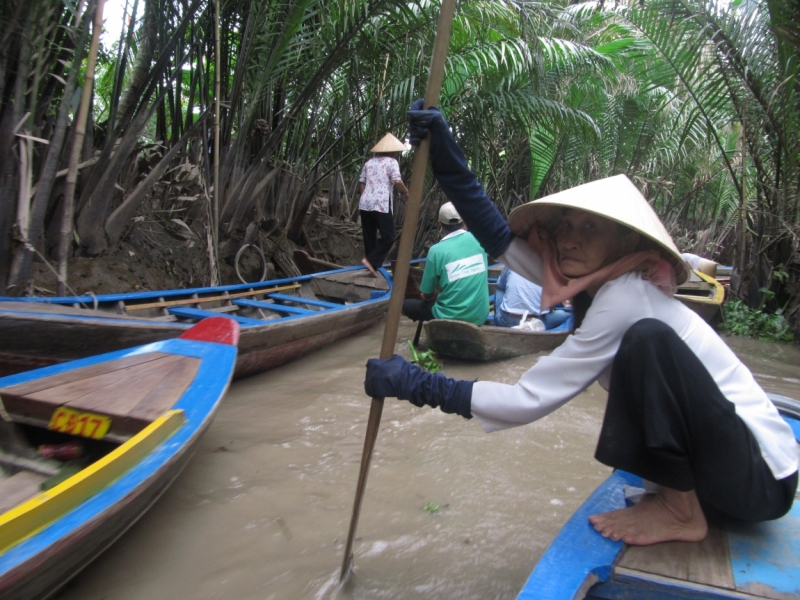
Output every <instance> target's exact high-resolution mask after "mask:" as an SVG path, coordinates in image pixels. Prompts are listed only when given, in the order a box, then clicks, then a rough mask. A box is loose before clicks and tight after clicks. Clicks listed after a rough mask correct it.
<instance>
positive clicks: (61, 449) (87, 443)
mask: <svg viewBox="0 0 800 600" xmlns="http://www.w3.org/2000/svg"><path fill="white" fill-rule="evenodd" d="M199 364H200V359H198V358H192V357H189V356H180V355H174V354H166V353H161V352H149V353H143V354H137V355H133V356H128V357H124V358H120V359H116V360H112V361H106V362H101V363H97V364H93V365H90V366H85V367H82V368H79V369H74V370H68V371H64V372H61V373H58V374H54V375H50V376H48V377H43V378H40V379H34V380H32V381H27V382H23V383H20V384H17V385H11V386H8V387H4V388H0V402H1V403H2V415H1V416H2V418H0V516H2V515H3V514H4V513H6V512H7V511H9V510H11V509H13V508H14V507H16V506H18V505H20V504H22V503H24V502H25V501H27V500H29V499H30V498H33V497H34V496H36V495H37V494H39V493H40V492H42V491H47V490H50V489H52V488H53V487H55V486H57V485H59V484H60V483H62V482H64V481H66V480H67V479H69V478H70V477H72V476H73V475H75V474H77V473H78V472H80V471H81V470H83V469H86V468H87V467H88V466H90V465H92V464H94V463H96V462H97V461H99V460H100V459H102V458H104V457H107V456H108V455H109V454H110V453H112V452H114V451H115V450H118V449H119V448H120V447H121V446H123V445H124V444H125V443H129V442H130V441H131V440H132V439H133V438H134V437H135V436H137V434H138V435H141V434H142V432H143V431H144V430H145V428H147V427H148V426H151V425H152V424H153V423H154V422H156V421H157V420H159V419H163V418H164V415H165V414H166V413H167V412H168V411H170V409H172V407H173V406H174V404H175V403H176V402H177V401H178V399H180V398H181V396H182V395H183V393H184V391H185V390H186V389H187V388H188V387H189V385H190V384H191V383H192V381H193V380H194V378H195V375H196V374H197V371H198V368H199ZM4 525H5V523H4V522H2V518H0V541H2V538H3V535H2V533H3V532H2V530H3V527H4Z"/></svg>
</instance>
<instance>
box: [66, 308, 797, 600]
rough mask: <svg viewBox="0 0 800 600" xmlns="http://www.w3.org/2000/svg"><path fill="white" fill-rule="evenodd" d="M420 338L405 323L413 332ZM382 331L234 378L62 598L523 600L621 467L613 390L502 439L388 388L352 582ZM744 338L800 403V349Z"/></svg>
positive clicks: (508, 375) (749, 357)
mask: <svg viewBox="0 0 800 600" xmlns="http://www.w3.org/2000/svg"><path fill="white" fill-rule="evenodd" d="M413 333H414V328H413V324H412V323H410V322H409V321H407V320H406V319H403V320H402V321H401V329H400V337H399V338H398V339H401V340H405V339H408V338H411V337H413ZM382 334H383V325H382V324H381V325H376V326H374V327H372V328H370V329H369V330H367V331H365V332H363V333H361V334H359V335H357V336H354V337H352V338H350V339H348V340H346V341H344V342H341V343H339V344H337V345H335V346H332V347H330V348H327V349H325V350H322V351H320V352H317V353H315V354H313V355H311V356H309V357H306V358H303V359H300V360H297V361H295V362H293V363H291V364H289V365H286V366H283V367H280V368H278V369H274V370H272V371H269V372H267V373H264V374H261V375H258V376H255V377H251V378H248V379H245V380H242V381H239V382H236V383H235V384H234V385H233V386H232V387H231V389H230V391H229V392H228V395H227V397H226V398H225V400H224V402H223V404H222V406H221V408H220V410H219V412H218V413H217V415H216V418H215V420H214V422H213V423H212V425H211V427H210V429H209V430H208V432H207V433H206V434H205V436H204V437H203V439H202V441H201V443H200V448H199V450H198V452H197V454H196V455H195V457H194V458H193V459H192V461H191V462H190V463H189V465H188V466H187V468H186V470H185V471H184V472H183V474H182V475H181V476H180V477H179V478H178V479H177V480H176V481H175V483H174V484H173V485H172V487H171V488H170V489H169V490H168V491H167V492H166V493H165V494H164V496H163V497H162V498H161V499H160V500H159V501H158V502H157V503H156V504H155V505H154V506H153V507H152V508H151V509H150V511H149V512H148V513H147V514H146V515H145V516H144V517H143V518H142V519H141V520H140V521H139V522H138V523H137V524H136V525H135V526H134V527H133V528H132V529H131V530H130V531H129V532H128V533H126V534H125V535H124V536H123V537H122V538H121V539H120V540H118V541H117V543H116V544H115V545H114V546H112V547H111V548H110V549H109V550H107V551H106V552H105V553H104V554H103V555H102V556H100V557H99V558H98V559H97V560H96V561H95V562H94V563H93V564H92V565H90V566H89V567H88V568H87V569H86V570H85V571H84V572H83V573H81V574H80V575H79V576H78V577H77V578H76V579H75V580H73V582H72V583H70V584H69V585H68V586H67V588H66V589H65V590H64V591H63V592H62V593H61V594H60V595H59V599H60V600H78V599H80V600H101V599H104V600H122V599H126V600H127V599H142V598H159V599H160V598H165V599H170V600H179V599H183V598H192V599H214V598H226V599H228V598H230V599H233V598H235V599H259V600H261V599H276V600H279V599H280V600H282V599H287V600H288V599H297V598H313V599H335V600H351V599H353V600H360V599H367V598H370V599H372V598H404V599H405V598H409V599H415V598H447V599H449V598H458V599H473V598H474V599H485V598H514V597H516V594H517V592H518V591H519V590H520V588H521V587H522V586H523V584H524V583H525V580H526V579H527V577H528V575H529V573H530V571H531V569H532V568H533V566H534V564H535V563H536V561H537V560H538V558H539V557H540V556H541V554H542V553H543V552H544V550H545V549H546V547H547V545H548V544H549V543H550V541H551V540H552V539H553V537H554V536H555V535H556V534H557V532H558V530H559V528H560V527H561V526H562V525H563V523H564V522H565V521H566V520H567V519H568V518H569V516H570V515H571V514H572V512H573V511H574V510H575V509H577V508H578V506H579V505H580V504H581V502H582V501H583V500H584V499H585V498H586V497H587V496H588V495H589V494H590V493H591V491H592V490H593V489H594V488H595V487H596V486H597V485H598V484H599V483H601V482H602V480H603V479H604V478H605V477H606V476H607V475H608V474H609V472H610V470H609V469H608V468H607V467H604V466H603V465H601V464H599V463H597V462H596V461H594V459H593V451H594V445H595V443H596V439H597V435H598V432H599V428H600V422H601V420H602V417H603V410H604V401H605V393H604V392H603V391H602V389H600V388H599V387H598V386H596V385H594V386H592V387H591V388H589V389H588V390H587V391H586V392H584V393H583V394H581V395H580V396H578V397H577V398H575V399H574V400H573V401H571V402H570V403H568V404H567V405H566V406H564V407H563V408H561V409H560V410H558V411H556V412H555V413H553V414H552V415H550V416H548V417H547V418H545V419H543V420H541V421H539V422H537V423H534V424H532V425H528V426H526V427H520V428H516V429H511V430H507V431H502V432H497V433H493V434H491V435H487V434H484V433H483V431H482V430H481V429H480V427H479V426H478V424H477V423H476V422H474V421H466V420H464V419H462V418H461V417H457V416H454V415H445V414H443V413H441V412H439V411H438V410H437V411H434V410H431V409H428V408H424V409H418V408H416V407H414V406H412V405H411V404H409V403H407V402H400V401H396V400H392V399H389V400H387V401H386V404H385V407H384V411H383V418H382V420H381V429H380V431H379V435H378V440H377V444H376V448H375V453H374V455H373V460H372V468H371V471H370V474H369V478H368V481H367V489H366V495H365V499H364V502H363V504H362V509H361V518H360V521H359V527H358V537H357V539H356V542H355V545H354V551H355V562H354V565H355V566H354V571H353V576H352V577H351V580H350V582H349V584H348V585H347V586H346V587H345V588H340V587H339V586H338V579H339V569H340V567H341V562H342V558H343V552H344V544H345V541H346V538H347V530H348V526H349V523H350V514H351V511H352V505H353V498H354V495H355V488H356V482H357V478H358V470H359V463H360V459H361V450H362V447H363V442H364V433H365V431H366V422H367V416H368V414H369V406H370V399H369V398H368V397H366V396H365V395H364V392H363V383H362V382H363V378H364V363H365V361H366V359H367V358H369V357H371V356H375V355H377V354H378V351H379V348H380V341H381V336H382ZM423 341H424V336H423ZM728 341H729V343H730V345H731V346H732V347H733V348H734V350H735V351H736V352H737V354H739V356H740V357H741V358H742V359H743V360H744V361H745V363H746V364H747V365H748V366H750V368H751V369H752V370H753V371H754V373H756V376H757V378H758V380H759V382H760V383H761V384H762V385H763V386H764V388H765V389H767V391H772V392H776V393H780V394H783V395H787V396H794V397H796V398H800V367H798V365H800V350H799V349H798V348H796V347H793V346H790V345H784V344H770V343H763V342H756V341H752V340H746V339H740V338H731V339H729V340H728ZM404 343H405V342H403V344H404ZM398 351H400V352H401V353H403V354H405V355H406V356H407V355H408V353H407V351H405V348H403V347H402V345H398ZM534 360H535V359H534V358H532V357H521V358H517V359H511V360H506V361H501V362H496V363H484V364H469V363H459V362H457V361H449V360H447V361H444V370H445V372H446V373H447V374H448V375H449V376H453V377H456V378H463V379H467V378H469V379H476V378H477V379H482V380H486V379H492V380H495V381H503V382H509V383H510V382H513V381H516V379H517V378H518V377H519V375H521V374H522V373H523V372H524V371H525V370H526V369H527V368H529V366H530V365H531V364H532V362H533V361H534Z"/></svg>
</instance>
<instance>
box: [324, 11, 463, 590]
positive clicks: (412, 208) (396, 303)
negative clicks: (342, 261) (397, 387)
mask: <svg viewBox="0 0 800 600" xmlns="http://www.w3.org/2000/svg"><path fill="white" fill-rule="evenodd" d="M454 13H455V0H442V8H441V10H440V11H439V22H438V24H437V25H436V40H435V42H434V44H433V56H432V57H431V70H430V74H429V75H428V87H427V89H426V90H425V107H426V108H427V107H429V106H435V105H437V104H438V102H439V91H440V90H441V88H442V79H443V77H444V62H445V57H446V56H447V46H448V44H449V43H450V27H451V24H452V21H453V14H454ZM429 153H430V139H425V140H422V143H421V144H420V145H419V147H418V148H417V150H416V152H415V154H414V162H413V164H412V167H411V185H410V187H409V194H408V203H407V204H406V215H405V219H404V221H403V230H402V232H401V233H400V245H399V247H398V250H397V269H396V272H395V273H394V274H393V275H394V276H393V279H394V285H393V286H392V295H391V297H390V298H389V309H388V312H387V315H386V329H384V332H383V343H382V344H381V354H380V357H381V358H382V359H387V358H391V357H392V355H393V354H394V346H395V343H396V342H397V329H398V327H399V324H400V311H401V309H402V308H403V299H404V297H405V293H406V282H407V281H408V272H409V269H410V267H411V251H412V250H413V246H414V233H415V231H416V228H417V221H418V220H419V209H420V203H421V201H422V188H423V185H424V184H425V172H426V170H427V168H428V155H429ZM382 412H383V398H373V399H372V404H371V405H370V409H369V420H368V422H367V434H366V437H365V439H364V450H363V452H362V454H361V470H360V471H359V473H358V485H357V487H356V497H355V501H354V502H353V515H352V516H351V517H350V531H349V532H348V534H347V544H346V545H345V549H344V560H343V561H342V572H341V575H340V578H339V581H340V583H341V582H344V580H345V579H347V577H348V575H349V574H350V571H351V569H352V566H353V552H352V551H353V539H354V538H355V535H356V527H357V526H358V516H359V513H360V512H361V500H362V499H363V497H364V488H365V487H366V485H367V472H368V471H369V464H370V461H371V460H372V450H373V449H374V448H375V440H376V439H377V437H378V427H379V426H380V424H381V413H382Z"/></svg>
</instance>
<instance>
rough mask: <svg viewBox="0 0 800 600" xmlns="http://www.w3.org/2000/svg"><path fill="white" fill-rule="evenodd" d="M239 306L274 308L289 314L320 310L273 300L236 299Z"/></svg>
mask: <svg viewBox="0 0 800 600" xmlns="http://www.w3.org/2000/svg"><path fill="white" fill-rule="evenodd" d="M233 303H234V304H236V305H237V306H247V307H250V308H263V309H266V310H272V311H275V312H279V313H286V314H289V315H313V314H316V313H318V312H320V311H318V310H308V309H307V308H300V307H298V306H286V305H284V304H274V303H272V302H260V301H258V300H234V301H233Z"/></svg>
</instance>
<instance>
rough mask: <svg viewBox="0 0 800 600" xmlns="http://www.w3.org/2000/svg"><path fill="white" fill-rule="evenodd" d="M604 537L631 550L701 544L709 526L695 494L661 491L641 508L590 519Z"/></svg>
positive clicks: (667, 489) (648, 496)
mask: <svg viewBox="0 0 800 600" xmlns="http://www.w3.org/2000/svg"><path fill="white" fill-rule="evenodd" d="M589 522H590V523H591V524H592V525H593V526H594V528H595V529H596V530H597V531H599V532H600V533H601V534H602V535H603V537H607V538H610V539H612V540H615V541H616V540H622V541H623V542H625V543H626V544H630V545H632V546H648V545H650V544H657V543H659V542H669V541H681V542H699V541H700V540H702V539H704V538H705V537H706V535H707V534H708V523H707V522H706V517H705V515H704V514H703V509H702V508H701V507H700V501H699V500H698V499H697V494H696V493H695V492H694V490H692V491H690V492H679V491H678V490H673V489H671V488H665V487H660V488H658V492H656V493H655V494H647V495H646V496H644V497H643V498H642V499H641V500H640V501H639V503H638V504H636V505H634V506H631V507H630V508H622V509H620V510H614V511H611V512H607V513H602V514H599V515H592V516H591V517H589Z"/></svg>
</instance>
